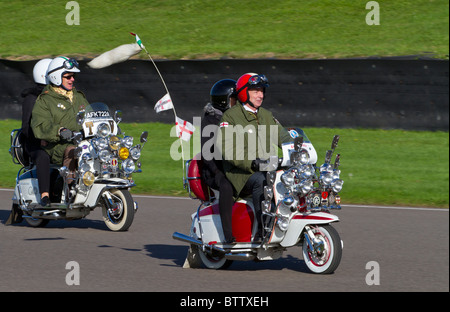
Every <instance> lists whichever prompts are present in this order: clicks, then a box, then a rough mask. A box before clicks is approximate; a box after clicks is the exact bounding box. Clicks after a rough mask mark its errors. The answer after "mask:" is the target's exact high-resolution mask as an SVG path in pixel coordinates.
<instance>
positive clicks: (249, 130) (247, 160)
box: [220, 73, 291, 234]
mask: <svg viewBox="0 0 450 312" xmlns="http://www.w3.org/2000/svg"><path fill="white" fill-rule="evenodd" d="M268 86H269V82H268V80H267V78H266V77H265V76H264V75H258V74H255V73H247V74H244V75H242V76H241V77H240V78H239V79H238V80H237V83H236V93H237V98H238V100H239V102H241V104H242V105H235V106H233V107H232V108H230V109H228V110H227V111H226V112H225V113H224V114H223V117H222V120H221V122H220V129H221V140H222V145H221V147H222V156H223V159H224V160H225V161H224V162H223V167H224V171H225V174H226V177H227V178H228V180H229V181H230V182H231V183H232V184H233V187H234V190H235V196H237V197H247V196H252V200H253V205H254V207H255V212H256V220H257V222H258V228H259V229H260V231H259V233H260V234H262V222H261V215H262V213H261V201H262V200H264V186H265V185H266V174H265V172H261V171H259V170H260V164H262V163H267V162H268V161H267V160H268V158H269V156H271V155H273V154H275V155H277V151H276V150H274V149H272V145H273V144H276V145H278V146H279V147H280V148H281V144H282V143H284V142H289V141H291V138H290V137H289V134H288V132H287V131H286V130H285V129H284V128H283V127H282V126H281V125H280V123H279V122H278V121H277V120H276V119H275V118H274V117H273V115H272V113H271V112H270V111H269V110H267V109H265V108H263V107H261V105H262V103H263V100H264V98H265V90H266V88H267V87H268ZM274 130H276V131H274ZM254 145H258V146H254ZM275 155H273V156H275Z"/></svg>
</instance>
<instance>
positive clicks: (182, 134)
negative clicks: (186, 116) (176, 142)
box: [175, 117, 195, 141]
mask: <svg viewBox="0 0 450 312" xmlns="http://www.w3.org/2000/svg"><path fill="white" fill-rule="evenodd" d="M175 126H176V127H177V136H178V137H179V138H180V139H182V140H183V141H189V140H190V139H191V136H192V134H193V133H194V131H195V127H194V125H192V124H191V123H190V122H187V121H186V120H183V119H181V118H178V117H176V122H175Z"/></svg>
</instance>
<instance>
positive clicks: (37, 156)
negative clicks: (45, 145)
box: [29, 149, 50, 194]
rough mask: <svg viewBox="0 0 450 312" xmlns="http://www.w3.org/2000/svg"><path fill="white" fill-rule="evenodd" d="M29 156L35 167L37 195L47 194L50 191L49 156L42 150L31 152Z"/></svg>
mask: <svg viewBox="0 0 450 312" xmlns="http://www.w3.org/2000/svg"><path fill="white" fill-rule="evenodd" d="M29 154H30V156H31V160H32V161H33V163H34V164H35V165H36V174H37V178H38V185H39V193H41V194H42V193H45V192H47V193H48V192H49V191H50V156H49V155H48V154H47V152H46V151H44V150H43V149H35V150H32V151H30V152H29Z"/></svg>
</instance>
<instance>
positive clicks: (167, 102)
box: [155, 93, 173, 113]
mask: <svg viewBox="0 0 450 312" xmlns="http://www.w3.org/2000/svg"><path fill="white" fill-rule="evenodd" d="M172 108H173V102H172V99H171V98H170V94H169V93H167V94H166V95H164V96H163V97H162V98H161V99H160V100H159V101H158V102H157V103H156V105H155V111H156V112H157V113H159V112H163V111H165V110H169V109H172Z"/></svg>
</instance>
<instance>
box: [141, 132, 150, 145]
mask: <svg viewBox="0 0 450 312" xmlns="http://www.w3.org/2000/svg"><path fill="white" fill-rule="evenodd" d="M147 137H148V131H144V132H142V134H141V143H145V142H147Z"/></svg>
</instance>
